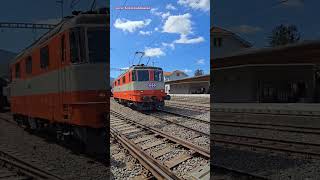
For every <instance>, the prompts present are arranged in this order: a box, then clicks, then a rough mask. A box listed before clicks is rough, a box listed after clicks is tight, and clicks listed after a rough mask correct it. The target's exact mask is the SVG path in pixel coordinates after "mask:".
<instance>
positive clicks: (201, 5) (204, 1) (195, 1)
mask: <svg viewBox="0 0 320 180" xmlns="http://www.w3.org/2000/svg"><path fill="white" fill-rule="evenodd" d="M178 4H180V5H183V6H188V7H190V8H192V9H195V10H198V9H199V10H202V11H209V10H210V0H178Z"/></svg>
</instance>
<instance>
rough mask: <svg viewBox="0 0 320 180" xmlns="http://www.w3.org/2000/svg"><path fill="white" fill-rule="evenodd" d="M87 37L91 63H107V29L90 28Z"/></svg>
mask: <svg viewBox="0 0 320 180" xmlns="http://www.w3.org/2000/svg"><path fill="white" fill-rule="evenodd" d="M87 36H88V49H89V59H90V62H91V63H100V62H107V57H108V55H107V50H106V49H108V48H107V41H108V40H107V29H106V28H88V30H87Z"/></svg>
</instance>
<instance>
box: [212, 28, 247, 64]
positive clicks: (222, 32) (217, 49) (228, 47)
mask: <svg viewBox="0 0 320 180" xmlns="http://www.w3.org/2000/svg"><path fill="white" fill-rule="evenodd" d="M210 39H211V45H210V47H211V50H210V51H211V58H213V57H214V58H217V57H221V56H224V55H226V54H229V53H232V52H236V51H242V50H245V49H247V48H250V47H252V45H251V44H250V43H249V42H248V41H246V40H244V39H243V38H241V37H240V36H238V35H237V34H235V33H233V32H231V31H229V30H226V29H224V28H221V27H216V26H213V27H211V28H210Z"/></svg>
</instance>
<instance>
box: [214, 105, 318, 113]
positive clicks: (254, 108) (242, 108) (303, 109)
mask: <svg viewBox="0 0 320 180" xmlns="http://www.w3.org/2000/svg"><path fill="white" fill-rule="evenodd" d="M211 106H212V110H213V111H214V112H244V113H262V114H284V115H303V116H305V115H307V116H320V103H319V104H312V103H288V104H287V103H213V104H211Z"/></svg>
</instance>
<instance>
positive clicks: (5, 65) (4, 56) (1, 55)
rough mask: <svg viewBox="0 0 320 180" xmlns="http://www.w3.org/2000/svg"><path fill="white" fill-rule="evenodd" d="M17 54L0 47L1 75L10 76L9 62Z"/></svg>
mask: <svg viewBox="0 0 320 180" xmlns="http://www.w3.org/2000/svg"><path fill="white" fill-rule="evenodd" d="M15 56H16V53H13V52H10V51H6V50H1V49H0V77H3V76H5V77H8V74H9V62H10V60H12V59H13V58H14V57H15Z"/></svg>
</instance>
